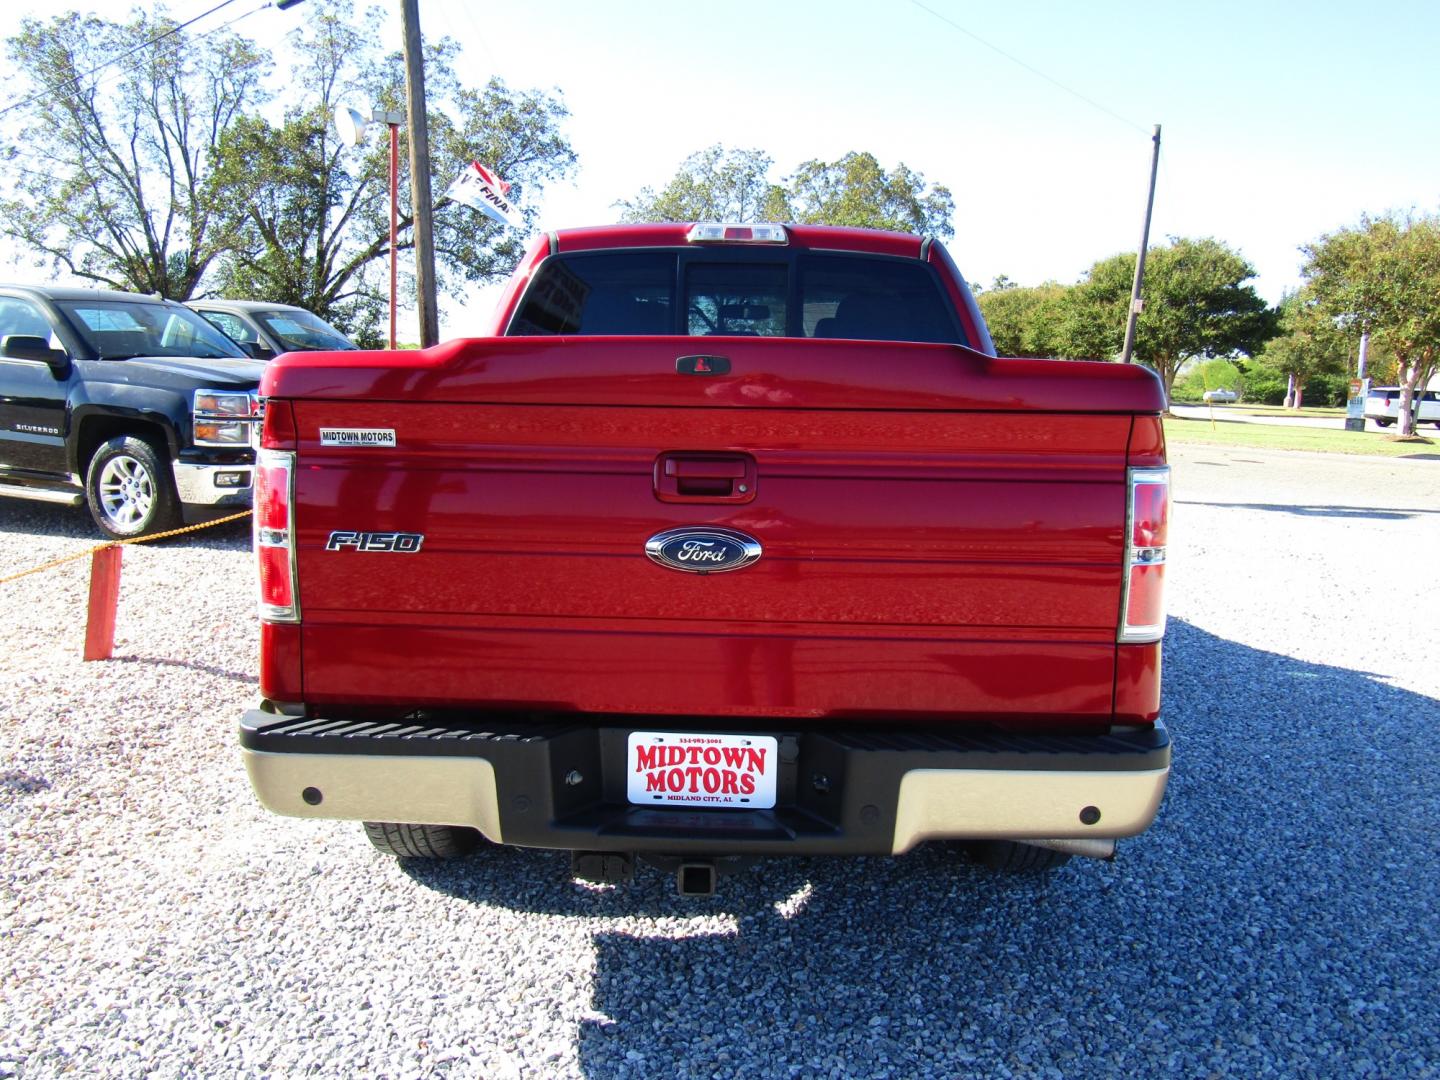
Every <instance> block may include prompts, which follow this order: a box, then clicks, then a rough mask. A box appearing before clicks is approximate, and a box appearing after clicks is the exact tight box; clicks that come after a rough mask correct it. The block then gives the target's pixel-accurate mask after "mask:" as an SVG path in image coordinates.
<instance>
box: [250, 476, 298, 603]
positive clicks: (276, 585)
mask: <svg viewBox="0 0 1440 1080" xmlns="http://www.w3.org/2000/svg"><path fill="white" fill-rule="evenodd" d="M294 474H295V455H294V453H292V452H290V451H288V450H263V449H262V450H261V451H259V453H258V454H257V455H256V458H255V560H256V563H257V564H258V568H259V572H260V618H261V619H262V620H263V621H265V622H299V621H300V595H299V588H298V585H297V582H296V579H295V522H294V521H293V520H292V519H291V516H290V507H291V504H292V503H293V501H294V500H293V495H294V492H295V481H294Z"/></svg>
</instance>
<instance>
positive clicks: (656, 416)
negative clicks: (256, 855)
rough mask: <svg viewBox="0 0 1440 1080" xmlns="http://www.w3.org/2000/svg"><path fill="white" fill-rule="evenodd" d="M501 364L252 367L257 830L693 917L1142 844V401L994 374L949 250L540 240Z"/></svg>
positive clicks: (1146, 749)
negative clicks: (256, 413)
mask: <svg viewBox="0 0 1440 1080" xmlns="http://www.w3.org/2000/svg"><path fill="white" fill-rule="evenodd" d="M486 329H487V335H486V336H482V337H476V338H467V339H462V340H455V341H450V342H447V343H444V344H441V345H437V346H435V347H433V348H430V349H426V350H423V351H420V352H369V353H366V352H337V353H306V354H299V353H292V354H289V355H287V356H284V357H281V358H280V359H278V360H275V361H274V362H272V363H271V364H270V365H269V366H268V368H267V371H266V373H265V377H264V382H263V384H262V387H261V393H262V394H263V395H264V397H265V398H266V399H267V407H266V411H265V419H264V427H263V438H262V449H261V451H260V453H259V460H258V463H257V486H256V499H255V542H256V555H257V559H258V562H259V575H260V615H261V620H262V626H261V657H260V686H261V692H262V696H263V701H262V703H261V705H260V707H259V708H258V709H256V710H254V711H251V712H248V713H246V714H245V717H244V719H243V721H242V725H241V733H240V737H241V743H242V746H243V750H244V756H245V761H246V765H247V768H248V770H249V774H250V778H251V781H252V784H253V786H254V788H255V790H256V792H257V793H258V795H259V797H260V799H261V801H262V802H263V803H264V805H265V806H267V807H269V808H270V809H271V810H273V811H275V812H277V813H281V814H291V815H296V816H300V817H328V818H347V819H356V820H360V821H364V822H366V830H367V832H368V833H369V835H370V837H371V839H372V840H373V841H374V842H375V843H376V844H377V846H379V847H381V848H382V849H383V850H386V851H389V852H392V853H394V854H397V855H402V856H422V855H429V856H444V855H451V854H459V853H462V852H464V851H467V850H469V849H470V848H471V847H473V846H474V845H476V844H477V843H482V842H485V841H488V842H491V843H504V844H517V845H524V846H531V847H540V848H552V849H559V850H566V851H570V852H572V853H573V856H572V863H573V868H574V870H575V873H576V875H577V876H580V877H584V878H590V879H593V880H601V881H622V880H628V878H629V877H630V875H631V873H632V872H633V867H634V861H635V859H636V858H637V857H639V858H642V859H645V860H647V861H650V862H652V863H654V864H656V865H659V866H661V867H664V868H667V869H671V870H674V871H675V872H676V874H677V880H678V884H679V888H680V890H681V891H682V892H684V893H688V894H704V893H708V892H710V891H712V890H713V889H714V887H715V879H716V874H717V871H723V870H725V869H727V868H730V867H732V866H734V865H736V864H738V863H740V862H742V861H744V860H746V859H748V858H750V857H754V856H762V855H789V854H799V853H810V854H821V853H826V854H875V853H887V854H889V853H893V854H899V853H902V852H905V851H908V850H909V849H911V848H912V847H914V846H915V845H916V844H918V843H920V842H922V841H925V840H955V841H962V842H965V843H966V844H968V845H970V846H972V847H973V848H974V849H975V850H976V851H977V852H978V853H979V854H980V855H981V856H982V857H983V858H984V859H985V860H986V861H988V862H991V863H992V864H994V865H1007V866H1011V867H1015V868H1032V867H1043V866H1049V865H1054V864H1056V863H1058V862H1061V861H1063V860H1064V859H1066V858H1068V857H1069V856H1070V855H1071V854H1084V855H1095V856H1101V857H1108V856H1109V855H1111V854H1112V853H1113V851H1114V846H1115V838H1117V837H1125V836H1132V835H1134V834H1136V833H1139V832H1140V831H1141V830H1143V829H1144V828H1146V826H1147V825H1149V823H1150V822H1151V820H1152V819H1153V818H1154V816H1155V813H1156V809H1157V807H1158V805H1159V802H1160V799H1161V795H1162V793H1163V791H1164V788H1165V781H1166V778H1167V776H1168V773H1169V765H1170V740H1169V737H1168V735H1167V733H1166V731H1165V728H1164V725H1163V724H1162V723H1161V722H1160V719H1159V703H1160V638H1161V635H1162V634H1163V633H1164V624H1165V614H1164V601H1163V582H1164V575H1165V542H1166V528H1167V516H1168V506H1169V470H1168V468H1167V467H1166V464H1165V446H1164V437H1163V432H1162V429H1161V424H1160V412H1161V409H1162V406H1163V396H1162V392H1161V388H1160V384H1159V382H1158V380H1157V379H1156V378H1155V377H1154V376H1153V375H1152V374H1151V373H1150V372H1149V371H1147V370H1145V369H1144V368H1141V367H1134V366H1127V365H1121V364H1106V363H1076V362H1063V361H1047V360H1015V359H999V358H997V357H996V356H995V355H994V351H995V350H994V347H993V345H992V344H991V342H990V338H989V335H988V333H987V331H986V329H985V325H984V322H983V320H982V319H981V316H980V313H979V311H978V309H977V307H976V304H975V302H974V299H973V298H972V296H971V294H970V291H969V289H968V288H967V287H966V285H965V282H964V280H963V278H962V277H961V275H960V273H959V272H958V270H957V269H956V267H955V264H954V262H953V261H952V260H951V258H950V256H949V255H948V254H947V252H946V251H945V248H944V247H942V246H941V245H940V244H939V243H937V242H934V241H931V240H925V239H921V238H919V237H915V236H908V235H903V234H896V233H884V232H873V231H867V230H861V229H844V228H824V227H807V226H797V225H731V224H708V223H702V224H697V225H693V226H691V225H630V226H614V227H604V228H595V229H577V230H570V231H561V232H558V233H551V234H549V235H546V236H542V237H540V238H538V239H537V241H536V242H535V243H534V245H533V246H532V247H531V249H530V250H529V252H528V254H527V255H526V257H525V259H524V260H523V262H522V263H521V265H520V267H519V268H518V270H517V271H516V273H515V275H514V277H513V279H512V280H511V282H510V284H509V286H508V288H507V290H506V292H505V294H504V296H503V298H502V300H501V302H500V303H499V305H498V308H497V312H496V315H495V317H494V321H493V323H492V324H491V325H490V326H489V327H487V328H486Z"/></svg>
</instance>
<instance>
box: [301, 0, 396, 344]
mask: <svg viewBox="0 0 1440 1080" xmlns="http://www.w3.org/2000/svg"><path fill="white" fill-rule="evenodd" d="M293 2H294V3H299V2H300V0H293ZM404 122H405V114H404V113H400V112H386V111H385V110H384V109H372V110H371V111H370V115H369V116H368V117H366V116H365V114H364V113H362V112H360V111H359V110H358V109H352V108H350V107H349V106H347V105H341V106H339V107H337V108H336V110H335V130H336V132H337V133H338V134H339V135H340V139H341V141H342V142H344V143H345V144H346V145H347V146H359V145H360V142H361V140H362V139H364V138H365V129H366V128H367V127H368V126H369V125H370V124H371V123H376V124H384V125H386V126H387V127H389V129H390V348H391V349H394V348H395V308H396V304H397V296H398V295H399V288H400V274H399V263H398V261H397V254H396V251H395V248H396V245H397V243H398V237H399V231H400V230H399V224H400V214H399V206H400V125H401V124H403V123H404Z"/></svg>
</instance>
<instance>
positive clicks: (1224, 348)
mask: <svg viewBox="0 0 1440 1080" xmlns="http://www.w3.org/2000/svg"><path fill="white" fill-rule="evenodd" d="M1134 275H1135V256H1134V255H1133V254H1124V255H1115V256H1113V257H1111V258H1109V259H1103V260H1101V261H1100V262H1097V263H1096V264H1095V265H1094V266H1092V267H1091V268H1090V270H1089V272H1088V273H1087V274H1086V275H1085V278H1084V280H1082V281H1081V283H1080V284H1079V285H1077V286H1076V287H1075V289H1074V290H1073V291H1072V293H1071V294H1070V295H1069V296H1068V297H1067V303H1066V304H1065V318H1064V321H1063V322H1062V325H1061V331H1060V351H1061V352H1062V354H1063V355H1065V356H1069V357H1074V358H1081V357H1088V358H1093V359H1109V358H1111V357H1114V356H1116V355H1118V354H1119V352H1120V350H1121V347H1122V346H1123V344H1124V339H1125V322H1126V318H1127V314H1128V312H1129V307H1130V286H1131V282H1132V279H1133V278H1134ZM1254 276H1255V269H1254V267H1252V266H1251V265H1250V264H1249V263H1248V262H1247V261H1246V260H1245V259H1244V258H1243V257H1242V256H1241V255H1240V254H1239V253H1238V252H1235V251H1233V250H1231V249H1230V248H1229V247H1227V246H1226V245H1224V244H1222V243H1221V242H1220V241H1218V240H1213V239H1208V238H1207V239H1200V240H1192V239H1186V238H1181V237H1171V238H1170V243H1169V244H1168V245H1166V246H1164V247H1156V248H1152V249H1150V251H1149V253H1148V255H1147V256H1146V260H1145V289H1144V298H1145V307H1144V310H1143V311H1142V312H1141V314H1140V318H1139V321H1138V324H1137V327H1136V338H1135V359H1136V360H1138V361H1139V362H1140V363H1143V364H1145V365H1146V366H1147V367H1150V368H1152V369H1153V370H1154V371H1155V372H1156V373H1157V374H1159V376H1160V378H1161V380H1162V381H1163V382H1164V384H1165V392H1166V394H1167V395H1168V394H1169V392H1170V388H1171V386H1172V385H1173V383H1174V381H1175V374H1176V372H1177V371H1178V370H1179V369H1180V365H1181V364H1183V363H1184V362H1185V361H1187V360H1190V359H1193V358H1195V357H1207V358H1208V357H1215V356H1230V355H1235V354H1244V355H1247V356H1249V355H1253V354H1254V353H1256V352H1257V351H1258V350H1259V349H1260V348H1261V347H1262V346H1263V345H1264V344H1265V342H1266V341H1268V340H1269V339H1270V338H1271V337H1272V336H1273V335H1274V332H1275V313H1274V312H1273V311H1271V310H1270V309H1269V308H1268V307H1267V305H1266V303H1265V301H1264V300H1263V299H1261V298H1260V296H1259V295H1258V294H1257V293H1256V292H1255V289H1254V286H1252V285H1250V284H1248V282H1249V281H1250V279H1251V278H1253V277H1254Z"/></svg>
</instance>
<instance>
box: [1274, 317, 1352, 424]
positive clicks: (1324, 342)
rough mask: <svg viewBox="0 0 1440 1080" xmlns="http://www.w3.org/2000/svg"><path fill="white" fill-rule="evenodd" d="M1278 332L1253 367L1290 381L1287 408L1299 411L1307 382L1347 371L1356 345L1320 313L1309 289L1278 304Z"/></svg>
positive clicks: (1334, 322)
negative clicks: (1291, 386) (1290, 390)
mask: <svg viewBox="0 0 1440 1080" xmlns="http://www.w3.org/2000/svg"><path fill="white" fill-rule="evenodd" d="M1278 329H1279V333H1278V335H1277V336H1276V337H1275V338H1274V340H1272V341H1271V342H1269V344H1267V345H1266V346H1265V348H1264V351H1262V352H1261V353H1260V355H1259V356H1258V357H1256V367H1257V368H1259V369H1260V370H1261V371H1266V370H1268V371H1273V372H1274V373H1275V374H1277V375H1279V376H1282V377H1284V378H1287V379H1290V380H1293V387H1294V396H1293V397H1291V398H1290V399H1289V400H1288V401H1287V404H1288V405H1289V406H1290V407H1291V408H1294V409H1298V408H1300V406H1301V404H1302V403H1303V401H1304V396H1305V384H1306V383H1307V382H1309V381H1310V380H1311V379H1313V378H1315V377H1316V376H1321V375H1344V374H1345V373H1346V371H1348V370H1349V368H1350V362H1351V357H1352V356H1353V354H1354V346H1355V342H1354V339H1353V338H1352V337H1351V336H1350V335H1348V334H1346V333H1345V332H1344V330H1342V329H1341V327H1340V325H1339V323H1338V322H1337V321H1336V319H1335V318H1334V316H1332V315H1329V314H1327V313H1326V312H1325V311H1323V310H1322V309H1321V307H1320V305H1319V304H1318V303H1317V302H1316V300H1315V296H1314V292H1313V290H1310V289H1302V290H1300V291H1299V292H1296V293H1291V294H1290V295H1288V296H1286V297H1285V299H1284V300H1282V301H1281V302H1280V309H1279V324H1278Z"/></svg>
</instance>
